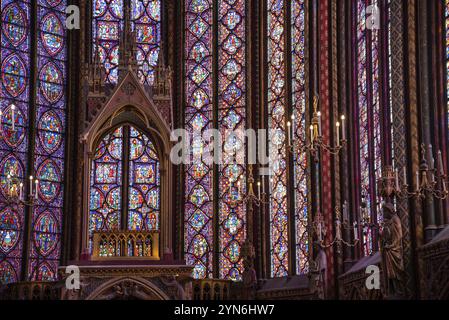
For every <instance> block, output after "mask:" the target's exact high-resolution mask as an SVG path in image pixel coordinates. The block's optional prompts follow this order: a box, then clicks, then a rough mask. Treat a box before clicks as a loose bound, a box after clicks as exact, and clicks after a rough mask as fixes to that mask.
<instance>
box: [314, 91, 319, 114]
mask: <svg viewBox="0 0 449 320" xmlns="http://www.w3.org/2000/svg"><path fill="white" fill-rule="evenodd" d="M319 101H320V98H319V97H318V94H315V96H314V97H313V112H314V113H316V112H317V111H318V103H319Z"/></svg>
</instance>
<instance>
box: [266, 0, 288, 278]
mask: <svg viewBox="0 0 449 320" xmlns="http://www.w3.org/2000/svg"><path fill="white" fill-rule="evenodd" d="M267 5H268V7H267V12H268V13H267V20H268V23H267V35H268V39H267V41H268V129H269V136H270V144H269V154H270V162H272V165H271V169H272V172H271V177H270V204H269V217H270V219H269V224H270V250H271V275H272V276H273V277H280V276H287V275H288V263H289V262H288V261H289V253H288V243H289V242H288V241H289V235H288V223H289V222H288V221H289V217H288V211H287V170H288V169H287V162H286V159H287V135H286V130H285V124H286V122H287V118H288V114H287V112H288V109H287V104H286V96H285V88H286V56H285V41H286V34H287V33H286V31H285V25H284V24H285V19H286V17H285V12H286V10H285V6H286V2H285V1H279V0H268V1H267Z"/></svg>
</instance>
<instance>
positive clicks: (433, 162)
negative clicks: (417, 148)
mask: <svg viewBox="0 0 449 320" xmlns="http://www.w3.org/2000/svg"><path fill="white" fill-rule="evenodd" d="M429 160H430V169H434V166H435V160H434V158H433V147H432V145H431V144H429Z"/></svg>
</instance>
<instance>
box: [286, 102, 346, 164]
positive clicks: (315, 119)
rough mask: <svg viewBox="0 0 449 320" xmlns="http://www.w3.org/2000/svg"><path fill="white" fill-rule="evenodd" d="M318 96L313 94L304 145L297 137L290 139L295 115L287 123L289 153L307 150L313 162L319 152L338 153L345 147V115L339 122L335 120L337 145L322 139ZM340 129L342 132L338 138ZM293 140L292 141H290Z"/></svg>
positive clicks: (317, 160) (316, 159)
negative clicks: (309, 123)
mask: <svg viewBox="0 0 449 320" xmlns="http://www.w3.org/2000/svg"><path fill="white" fill-rule="evenodd" d="M318 100H319V99H318V97H317V96H315V98H314V102H313V115H312V119H311V125H310V137H309V142H308V143H307V144H305V145H303V144H302V145H301V144H300V142H299V141H297V139H292V137H293V136H294V135H293V127H294V121H295V117H294V116H292V121H293V124H292V123H291V122H288V123H287V127H288V128H287V130H288V137H289V151H290V152H291V153H293V152H295V150H300V152H309V153H310V154H311V156H312V158H313V159H314V161H315V162H319V155H320V152H327V153H329V154H331V155H338V154H339V153H340V151H341V150H342V149H343V148H345V147H346V144H347V140H346V117H345V116H344V115H343V116H341V121H342V122H341V123H340V122H339V121H337V122H336V124H335V126H336V133H337V138H336V141H337V145H334V146H332V145H331V144H330V143H326V142H325V141H324V138H323V135H322V132H321V112H320V111H318ZM340 130H341V132H342V135H341V139H340ZM292 140H293V141H292Z"/></svg>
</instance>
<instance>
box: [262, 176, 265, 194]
mask: <svg viewBox="0 0 449 320" xmlns="http://www.w3.org/2000/svg"><path fill="white" fill-rule="evenodd" d="M262 193H265V179H264V178H263V177H262Z"/></svg>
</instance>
